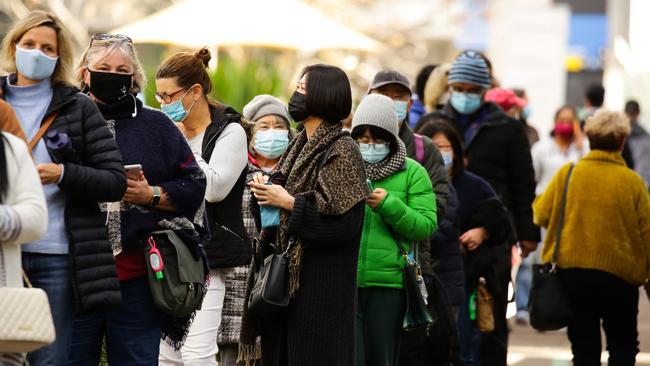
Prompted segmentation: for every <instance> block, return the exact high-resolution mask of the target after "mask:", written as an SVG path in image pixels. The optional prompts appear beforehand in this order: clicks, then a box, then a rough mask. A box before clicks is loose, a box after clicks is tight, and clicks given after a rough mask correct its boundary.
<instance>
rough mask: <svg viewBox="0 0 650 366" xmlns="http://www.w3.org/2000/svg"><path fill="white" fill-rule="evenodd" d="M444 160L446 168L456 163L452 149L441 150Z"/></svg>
mask: <svg viewBox="0 0 650 366" xmlns="http://www.w3.org/2000/svg"><path fill="white" fill-rule="evenodd" d="M440 154H442V161H443V162H444V163H445V168H447V169H449V167H450V166H451V165H452V164H453V163H454V154H453V153H452V152H451V151H441V152H440Z"/></svg>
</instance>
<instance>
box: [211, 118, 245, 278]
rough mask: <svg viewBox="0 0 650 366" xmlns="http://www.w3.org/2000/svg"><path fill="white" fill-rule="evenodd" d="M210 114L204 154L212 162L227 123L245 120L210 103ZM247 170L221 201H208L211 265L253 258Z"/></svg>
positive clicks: (225, 265) (241, 262) (230, 264)
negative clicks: (247, 213) (246, 205)
mask: <svg viewBox="0 0 650 366" xmlns="http://www.w3.org/2000/svg"><path fill="white" fill-rule="evenodd" d="M210 114H211V117H212V123H211V124H210V125H209V126H208V128H207V130H206V131H205V135H204V137H203V144H202V154H201V155H202V157H203V159H204V160H205V161H206V162H208V163H209V162H210V157H211V156H212V151H213V150H214V146H215V143H216V141H217V140H218V139H219V136H220V135H221V133H222V132H223V130H224V129H225V128H226V126H227V125H229V124H230V123H240V122H241V119H242V116H241V114H239V113H238V112H237V111H235V110H234V109H232V108H230V107H227V106H210ZM246 172H247V167H244V169H242V172H241V174H240V176H239V178H238V179H237V182H236V183H235V185H234V186H233V187H232V189H231V190H230V193H228V195H227V196H226V198H224V199H223V200H222V201H221V202H214V203H212V202H206V205H205V209H206V213H207V216H208V225H209V228H210V239H209V241H208V244H207V245H206V246H205V253H206V254H207V256H208V263H209V266H210V268H229V267H238V266H243V265H248V264H249V263H250V262H251V258H252V257H253V250H252V247H251V244H250V239H249V238H248V234H247V233H246V229H245V227H244V217H243V213H242V196H243V194H244V187H245V185H246Z"/></svg>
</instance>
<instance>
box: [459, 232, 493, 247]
mask: <svg viewBox="0 0 650 366" xmlns="http://www.w3.org/2000/svg"><path fill="white" fill-rule="evenodd" d="M488 236H489V235H488V232H487V230H485V228H484V227H477V228H474V229H471V230H467V231H466V232H465V233H464V234H463V235H461V236H460V238H459V240H460V243H461V244H462V245H464V246H466V247H467V250H469V251H470V252H471V251H474V250H476V248H478V247H480V246H481V244H483V242H484V241H485V240H486V239H487V238H488Z"/></svg>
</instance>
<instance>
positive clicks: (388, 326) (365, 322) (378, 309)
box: [352, 94, 437, 366]
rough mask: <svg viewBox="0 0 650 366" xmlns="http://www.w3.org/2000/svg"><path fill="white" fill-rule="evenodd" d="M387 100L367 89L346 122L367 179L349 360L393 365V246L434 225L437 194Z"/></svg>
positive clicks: (397, 275)
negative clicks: (353, 347)
mask: <svg viewBox="0 0 650 366" xmlns="http://www.w3.org/2000/svg"><path fill="white" fill-rule="evenodd" d="M397 121H398V120H397V113H396V112H395V104H394V103H393V101H392V100H391V99H390V98H388V97H386V96H383V95H380V94H370V95H368V96H367V97H365V98H364V100H363V101H362V102H361V104H360V105H359V107H358V108H357V111H356V113H355V114H354V118H353V120H352V138H354V139H355V140H356V141H357V143H358V144H359V149H360V150H361V155H362V156H363V160H364V161H365V168H366V175H367V177H368V184H369V186H370V187H371V189H372V193H371V195H370V198H368V199H367V200H366V208H365V216H364V223H363V234H362V236H361V247H360V249H359V259H358V270H357V295H358V302H357V319H356V337H357V338H356V347H357V353H356V365H357V366H366V365H367V366H372V365H397V363H398V359H399V348H400V340H401V334H402V321H403V319H404V312H405V309H406V294H405V292H404V280H403V277H402V272H401V268H402V267H404V265H405V260H404V258H403V257H402V256H401V255H400V252H401V250H400V249H399V246H402V247H403V250H404V251H406V252H409V253H410V252H411V251H412V250H413V249H414V242H415V241H417V240H423V239H427V238H429V237H430V236H431V234H433V232H434V231H435V230H436V229H437V219H436V199H435V194H434V192H433V188H432V185H431V180H430V179H429V176H428V173H427V171H426V170H425V169H424V168H423V167H422V166H421V165H420V164H418V163H417V162H416V161H415V160H411V159H409V158H407V157H406V147H405V146H404V143H403V142H402V141H401V140H400V139H399V137H398V131H399V127H398V122H397Z"/></svg>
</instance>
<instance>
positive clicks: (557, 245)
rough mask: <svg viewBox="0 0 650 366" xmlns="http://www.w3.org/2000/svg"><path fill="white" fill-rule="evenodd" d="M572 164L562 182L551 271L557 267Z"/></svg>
mask: <svg viewBox="0 0 650 366" xmlns="http://www.w3.org/2000/svg"><path fill="white" fill-rule="evenodd" d="M574 167H575V165H574V164H571V167H570V168H569V173H568V174H567V176H566V181H565V182H564V192H562V204H561V206H560V219H559V222H558V225H557V232H556V233H555V248H553V259H552V260H551V265H552V270H553V271H555V267H556V266H557V257H558V251H559V248H560V237H561V236H562V228H563V227H564V213H565V209H566V196H567V193H568V192H569V179H570V178H571V173H573V168H574Z"/></svg>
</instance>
